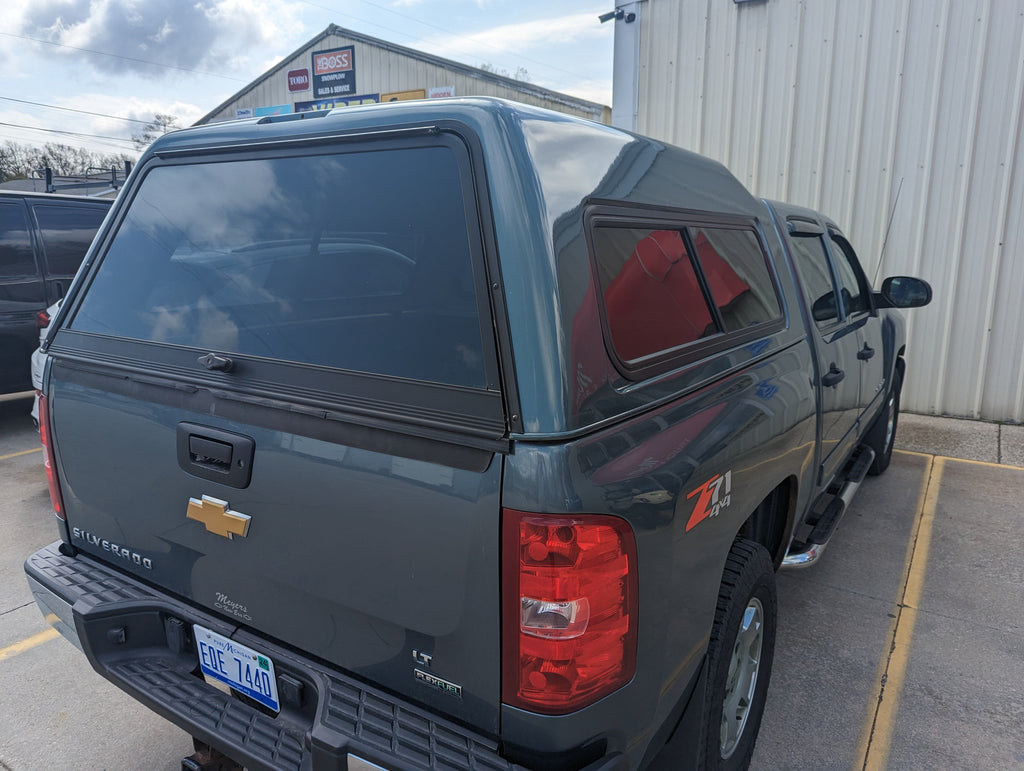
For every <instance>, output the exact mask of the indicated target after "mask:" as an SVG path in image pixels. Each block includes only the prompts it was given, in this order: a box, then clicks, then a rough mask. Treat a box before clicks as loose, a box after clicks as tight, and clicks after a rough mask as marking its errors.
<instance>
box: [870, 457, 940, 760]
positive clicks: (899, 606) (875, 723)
mask: <svg viewBox="0 0 1024 771" xmlns="http://www.w3.org/2000/svg"><path fill="white" fill-rule="evenodd" d="M928 457H931V461H930V462H929V465H928V472H927V473H926V474H925V479H924V482H923V484H922V486H921V495H920V498H919V500H918V507H917V510H918V519H917V528H916V533H915V535H914V537H912V538H911V540H910V542H909V543H908V544H907V556H906V560H905V562H904V573H903V575H905V576H906V579H905V581H904V584H903V589H902V597H897V600H896V612H895V614H894V615H895V616H896V618H895V620H894V621H893V623H892V624H891V625H890V627H889V635H887V636H886V640H891V643H890V645H889V646H887V650H886V652H885V655H883V657H882V660H881V661H880V662H879V665H878V680H877V682H878V691H877V698H874V699H872V701H871V705H870V707H869V709H868V715H867V719H866V721H865V723H864V728H863V730H862V732H861V741H860V746H859V748H858V751H857V755H856V757H855V761H854V768H857V769H863V771H877V770H879V769H885V768H887V767H888V762H889V751H890V749H891V747H892V734H893V728H894V727H895V723H896V713H897V710H898V709H899V701H900V692H901V691H902V690H903V680H904V678H905V677H906V674H907V665H908V663H909V661H910V647H911V643H912V642H913V637H914V625H915V623H916V622H917V611H918V609H919V608H920V605H921V594H922V592H923V590H924V579H925V574H926V572H927V569H928V552H929V550H930V548H931V541H932V527H933V525H934V523H935V510H936V507H937V505H938V500H939V488H940V487H941V486H942V474H943V471H944V470H945V466H946V461H947V460H956V459H955V458H944V457H932V456H928Z"/></svg>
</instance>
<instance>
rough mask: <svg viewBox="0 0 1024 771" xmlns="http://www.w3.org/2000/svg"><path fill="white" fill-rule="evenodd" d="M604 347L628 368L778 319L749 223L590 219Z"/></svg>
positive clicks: (779, 313) (774, 298)
mask: <svg viewBox="0 0 1024 771" xmlns="http://www.w3.org/2000/svg"><path fill="white" fill-rule="evenodd" d="M591 236H592V245H593V254H594V262H595V266H596V270H597V275H598V281H599V284H600V286H601V294H602V299H603V310H604V315H605V323H606V325H607V329H608V333H609V335H610V337H611V343H612V347H613V348H614V351H615V353H616V355H617V357H618V358H619V359H621V360H622V362H623V363H625V364H626V365H627V366H629V367H631V368H636V367H643V366H646V365H647V364H648V363H649V362H651V361H661V360H664V359H666V358H674V357H675V356H676V355H677V354H681V353H682V352H683V351H684V350H686V349H687V347H689V346H692V345H694V344H698V343H702V341H705V340H707V341H709V344H713V343H712V342H711V340H712V338H721V339H722V345H728V344H731V342H732V341H733V338H732V337H731V336H730V337H725V338H723V337H722V336H723V335H732V333H744V332H746V331H747V330H750V329H752V328H755V327H759V326H762V325H764V324H767V323H771V322H774V321H777V320H779V319H781V316H782V311H781V307H780V305H779V299H778V294H777V293H776V289H775V284H774V282H773V280H772V278H771V274H770V273H769V270H768V265H767V263H766V261H765V256H764V252H763V251H762V249H761V245H760V241H759V239H758V237H757V235H756V233H755V232H754V231H753V229H752V228H750V227H735V228H732V227H711V226H700V227H694V226H688V227H678V228H671V229H669V228H660V229H655V228H640V227H630V226H626V225H625V224H623V225H618V224H613V223H608V224H605V223H603V222H601V223H598V224H597V226H596V227H594V228H593V229H592V231H591Z"/></svg>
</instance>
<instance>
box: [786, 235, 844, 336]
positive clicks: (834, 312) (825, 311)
mask: <svg viewBox="0 0 1024 771" xmlns="http://www.w3.org/2000/svg"><path fill="white" fill-rule="evenodd" d="M789 243H790V244H791V245H792V247H793V261H794V262H795V263H796V266H797V270H798V271H799V273H800V281H801V283H802V285H803V289H804V295H805V296H806V297H807V301H808V302H809V303H810V305H811V315H812V316H813V317H814V323H815V324H816V325H817V326H818V327H827V326H828V325H830V324H832V323H834V322H836V321H838V320H839V306H838V304H837V303H836V293H835V287H834V285H833V283H832V271H831V270H830V269H829V263H828V254H827V253H826V252H825V244H824V243H822V240H821V237H820V236H797V235H794V236H793V237H791V238H790V241H789Z"/></svg>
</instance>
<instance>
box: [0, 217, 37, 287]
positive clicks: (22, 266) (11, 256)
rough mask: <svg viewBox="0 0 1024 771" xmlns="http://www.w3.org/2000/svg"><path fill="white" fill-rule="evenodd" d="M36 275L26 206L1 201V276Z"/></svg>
mask: <svg viewBox="0 0 1024 771" xmlns="http://www.w3.org/2000/svg"><path fill="white" fill-rule="evenodd" d="M34 275H36V261H35V258H34V257H33V256H32V240H31V237H30V236H29V232H28V219H27V218H26V217H25V207H24V206H22V205H21V204H20V203H0V277H5V278H13V277H15V276H34Z"/></svg>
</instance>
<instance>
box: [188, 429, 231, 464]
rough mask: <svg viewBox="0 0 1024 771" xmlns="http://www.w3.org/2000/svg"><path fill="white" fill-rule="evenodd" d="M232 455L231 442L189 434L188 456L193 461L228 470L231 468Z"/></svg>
mask: <svg viewBox="0 0 1024 771" xmlns="http://www.w3.org/2000/svg"><path fill="white" fill-rule="evenodd" d="M231 456H232V452H231V445H230V444H227V443H226V442H217V441H214V440H213V439H203V437H201V436H196V435H195V434H189V437H188V457H189V460H190V461H191V462H192V463H198V464H199V465H200V466H208V467H209V468H215V469H218V470H220V471H228V470H229V469H230V468H231Z"/></svg>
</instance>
